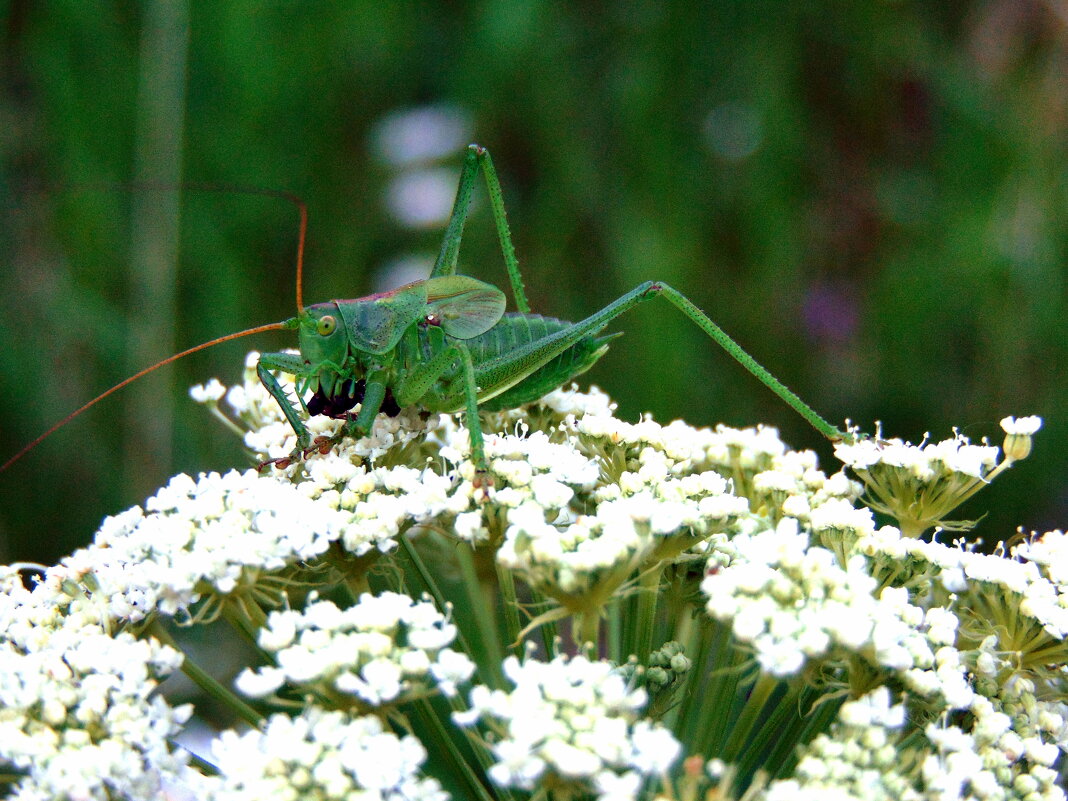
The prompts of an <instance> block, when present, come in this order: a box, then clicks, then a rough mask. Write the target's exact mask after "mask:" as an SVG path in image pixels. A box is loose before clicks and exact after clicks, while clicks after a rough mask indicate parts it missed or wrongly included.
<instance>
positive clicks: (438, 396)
mask: <svg viewBox="0 0 1068 801" xmlns="http://www.w3.org/2000/svg"><path fill="white" fill-rule="evenodd" d="M571 327H572V323H570V322H567V321H566V320H558V319H556V318H555V317H543V316H542V315H540V314H519V313H514V312H513V313H510V314H505V315H504V316H503V317H502V318H501V320H500V321H499V322H498V323H497V324H496V325H495V326H493V327H492V328H491V329H490V330H489V331H486V332H485V333H484V334H480V335H479V336H477V337H475V338H474V339H468V340H465V344H466V345H467V349H468V351H470V353H471V359H472V361H473V362H474V368H475V377H476V382H477V384H478V388H477V390H476V394H477V397H478V405H479V408H481V409H485V410H487V411H499V410H501V409H513V408H515V407H516V406H520V405H522V404H524V403H531V402H532V401H536V400H537V399H538V398H540V397H542V396H543V395H545V394H546V393H548V392H550V391H552V390H554V389H556V388H557V387H559V386H561V385H563V384H566V383H567V382H568V381H570V380H571V379H573V378H575V377H577V376H579V375H581V374H582V373H584V372H586V371H587V370H589V369H590V367H592V366H593V364H594V363H595V362H596V361H597V360H598V359H600V358H601V356H603V355H604V353H605V351H606V350H607V349H608V342H609V341H610V340H612V339H613V338H615V337H616V336H618V334H609V335H606V336H597V335H589V334H588V335H586V336H584V337H582V338H581V339H580V340H579V341H578V342H576V343H575V344H574V345H572V346H571V347H569V348H568V349H567V350H565V351H564V352H563V353H561V354H559V355H557V356H555V357H553V358H552V359H551V360H550V361H549V362H547V363H546V364H544V365H542V366H540V367H538V368H537V369H535V370H534V371H533V372H531V373H530V374H528V375H524V374H523V373H522V372H519V373H516V372H515V371H514V365H513V369H512V370H511V371H499V372H500V374H501V375H507V377H506V378H501V379H498V378H495V375H496V374H497V372H496V371H493V369H492V368H493V366H494V364H495V362H496V360H498V359H510V358H511V357H512V355H513V354H515V353H516V351H518V350H520V349H521V348H523V347H524V346H526V345H530V344H532V343H535V342H539V341H543V340H544V339H545V338H546V337H548V336H551V335H553V334H556V333H558V332H561V331H565V330H568V329H570V328H571ZM451 340H452V338H451V337H447V336H445V335H443V334H440V332H438V331H436V330H435V329H434V327H433V326H427V327H426V328H421V329H420V330H419V335H418V343H419V344H418V351H417V352H416V353H413V352H412V350H411V348H405V346H404V341H403V340H402V343H401V345H399V346H398V356H399V358H400V360H401V361H402V363H405V365H406V367H408V368H411V367H414V366H415V362H416V361H418V362H423V363H425V362H429V361H430V360H431V359H433V358H434V356H436V355H437V353H439V352H440V351H441V350H443V349H444V348H445V347H448V345H449V344H450V341H451ZM509 373H510V374H509ZM417 403H418V405H419V406H421V407H423V408H424V409H426V410H428V411H432V412H458V411H461V410H462V409H464V407H465V404H466V396H465V394H464V384H463V369H462V364H461V363H460V360H459V359H457V361H456V363H455V364H454V365H452V366H451V367H450V368H449V369H448V370H446V372H445V373H443V374H442V376H441V377H440V378H439V379H438V381H437V382H436V383H435V384H434V385H433V386H432V387H431V389H430V390H429V391H428V392H427V393H426V394H425V395H424V396H423V397H422V398H420V399H419V400H418V402H417Z"/></svg>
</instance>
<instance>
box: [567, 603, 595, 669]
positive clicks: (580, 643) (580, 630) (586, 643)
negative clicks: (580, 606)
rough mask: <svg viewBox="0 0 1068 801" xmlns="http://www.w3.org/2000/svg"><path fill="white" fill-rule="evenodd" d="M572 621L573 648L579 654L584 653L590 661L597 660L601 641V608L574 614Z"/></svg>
mask: <svg viewBox="0 0 1068 801" xmlns="http://www.w3.org/2000/svg"><path fill="white" fill-rule="evenodd" d="M572 620H573V621H574V624H573V629H572V631H573V635H574V639H575V646H576V647H577V648H578V650H579V653H584V654H585V655H586V656H588V657H589V658H590V659H597V658H598V650H599V649H598V645H599V643H600V639H601V608H600V607H594V608H592V609H587V610H584V611H582V612H576V613H575V615H574V617H573V618H572Z"/></svg>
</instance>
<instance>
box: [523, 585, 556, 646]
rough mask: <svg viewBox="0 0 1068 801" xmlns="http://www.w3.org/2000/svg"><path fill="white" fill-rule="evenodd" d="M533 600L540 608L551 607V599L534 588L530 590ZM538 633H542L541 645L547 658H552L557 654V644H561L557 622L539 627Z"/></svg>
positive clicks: (547, 622)
mask: <svg viewBox="0 0 1068 801" xmlns="http://www.w3.org/2000/svg"><path fill="white" fill-rule="evenodd" d="M530 595H531V600H532V601H533V602H534V605H535V606H536V607H538V608H542V607H545V606H548V605H549V599H548V598H546V597H545V596H544V595H542V594H541V593H540V592H538V591H537V590H536V589H534V588H533V587H531V588H530ZM538 631H540V632H541V643H542V646H543V647H544V648H545V654H546V657H547V658H550V659H551V658H552V656H553V655H554V654H555V653H556V647H557V643H558V642H559V638H558V634H557V631H556V622H555V621H552V620H549V621H546V622H545V623H542V624H541V625H540V626H538Z"/></svg>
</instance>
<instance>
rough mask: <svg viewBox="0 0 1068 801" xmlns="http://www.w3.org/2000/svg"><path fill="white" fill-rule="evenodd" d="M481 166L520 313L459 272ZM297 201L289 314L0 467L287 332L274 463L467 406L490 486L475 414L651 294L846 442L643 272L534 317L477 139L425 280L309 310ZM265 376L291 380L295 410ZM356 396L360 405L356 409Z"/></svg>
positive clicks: (588, 353)
mask: <svg viewBox="0 0 1068 801" xmlns="http://www.w3.org/2000/svg"><path fill="white" fill-rule="evenodd" d="M480 171H481V173H482V175H483V176H484V178H485V182H486V187H487V189H488V190H489V198H490V205H491V208H492V212H493V218H494V222H495V224H496V227H497V234H498V237H499V239H500V244H501V250H502V251H503V253H504V260H505V265H506V267H507V270H508V279H509V282H510V284H511V289H512V294H513V296H514V298H515V303H516V307H517V309H518V311H516V312H512V313H505V305H506V302H505V294H504V292H502V291H501V290H500V289H499V288H497V287H495V286H493V285H492V284H488V283H485V282H483V281H479V280H477V279H475V278H471V277H470V276H466V275H459V274H457V272H456V268H457V259H458V256H459V252H460V240H461V238H462V236H463V229H464V223H465V222H466V220H467V214H468V210H469V208H470V205H471V196H472V192H473V190H474V188H475V185H476V182H477V179H478V174H479V172H480ZM278 194H280V195H282V196H284V197H289V196H288V195H285V193H278ZM297 202H298V207H299V208H300V212H301V225H300V246H299V247H298V255H297V281H296V284H297V291H296V296H297V316H296V317H291V318H289V319H288V320H283V321H282V322H278V323H271V324H268V325H262V326H257V327H256V328H250V329H248V330H246V331H240V332H237V333H235V334H230V335H228V336H224V337H220V338H219V339H214V340H211V341H210V342H205V343H202V344H200V345H197V346H195V347H193V348H189V349H188V350H185V351H182V352H181V353H178V354H175V355H174V356H171V357H169V358H167V359H164V360H163V361H161V362H158V363H157V364H154V365H152V366H151V367H148V368H146V369H144V370H142V371H140V372H139V373H136V374H135V375H133V376H131V377H129V378H127V379H126V380H125V381H123V382H121V383H119V384H116V385H115V386H114V387H112V388H111V389H109V390H107V391H106V392H104V393H102V394H100V395H99V396H97V397H96V398H94V399H93V400H91V401H89V402H88V403H86V404H85V405H84V406H82V407H80V408H79V409H77V410H75V411H74V412H72V413H71V414H70V415H68V416H67V417H66V418H65V419H63V420H61V421H60V422H59V423H57V424H56V425H55V426H53V427H52V428H50V429H49V430H48V431H46V432H45V433H44V434H42V435H41V436H39V437H38V438H37V439H35V440H34V441H33V442H31V443H29V444H28V445H27V446H26V447H24V448H23V449H22V450H21V451H19V452H18V453H16V454H15V455H14V456H13V457H11V458H10V459H8V460H7V462H5V463H4V464H3V465H2V466H0V472H2V471H4V470H6V469H7V468H8V467H10V466H11V465H12V464H13V463H14V462H15V461H17V460H18V459H19V458H21V457H22V456H23V455H24V454H26V453H27V452H28V451H30V450H31V449H32V448H34V447H35V446H36V445H37V444H38V443H39V442H41V441H42V440H43V439H44V438H45V437H47V436H49V435H50V434H52V433H53V432H54V431H56V430H57V429H58V428H60V427H62V426H63V425H65V424H66V423H67V422H68V421H70V420H71V419H73V418H74V417H76V416H77V415H79V414H81V413H82V412H83V411H85V410H86V409H88V408H89V407H90V406H93V405H94V404H96V403H97V402H98V401H100V400H103V399H104V398H105V397H107V396H108V395H110V394H111V393H113V392H115V391H116V390H118V389H121V388H122V387H124V386H126V385H127V384H129V383H130V382H132V381H135V380H137V379H138V378H140V377H141V376H143V375H145V374H147V373H149V372H152V371H153V370H155V369H157V368H158V367H162V366H163V365H165V364H169V363H170V362H173V361H175V360H177V359H180V358H182V357H183V356H186V355H188V354H190V353H194V352H196V351H198V350H202V349H204V348H207V347H211V346H212V345H216V344H219V343H221V342H225V341H228V340H231V339H236V338H238V337H244V336H248V335H250V334H257V333H261V332H263V331H272V330H281V329H285V330H294V329H295V330H296V331H297V336H298V342H299V348H300V353H299V354H292V353H264V354H262V355H261V356H260V360H259V364H258V366H257V374H258V375H259V378H260V381H261V382H262V383H263V385H264V387H266V389H267V391H268V392H270V394H271V395H272V396H273V397H274V398H275V400H277V402H278V405H279V406H280V407H281V409H282V412H283V414H284V415H285V417H286V420H288V421H289V424H290V425H291V426H292V428H293V431H294V433H295V434H296V438H297V441H296V447H295V448H294V450H293V451H292V453H290V454H289V456H287V457H285V458H283V459H276V460H274V463H275V464H277V465H279V466H287V465H288V464H289V463H290V462H292V461H294V460H298V459H304V458H307V457H308V456H310V455H311V454H312V453H314V452H315V451H320V452H323V453H325V452H327V451H328V449H329V448H331V447H332V446H334V445H335V444H337V443H338V442H340V441H341V439H343V438H344V437H360V436H364V435H366V434H367V433H368V432H369V431H370V429H371V426H372V424H373V423H374V420H375V418H376V417H377V416H378V414H379V413H380V412H386V413H393V414H395V413H396V412H397V411H398V410H399V409H401V408H404V407H408V406H417V407H420V408H422V409H424V410H426V411H429V412H446V413H452V412H461V411H462V412H464V415H465V420H466V424H467V430H468V433H469V436H470V442H471V456H472V461H473V462H474V465H475V468H476V471H477V480H478V481H479V482H480V483H481V484H482V485H483V486H485V485H488V484H489V483H490V482H489V473H488V468H487V463H486V454H485V448H484V444H483V436H482V428H481V425H480V424H479V418H478V411H479V409H485V410H488V411H493V410H500V409H510V408H514V407H516V406H519V405H521V404H524V403H529V402H531V401H534V400H537V399H538V398H540V397H542V396H543V395H545V394H546V393H548V392H549V391H550V390H552V389H555V388H556V387H558V386H560V385H562V384H565V383H567V382H568V381H570V380H571V379H572V378H574V377H576V376H578V375H579V374H581V373H583V372H585V371H586V370H588V369H589V368H590V367H591V366H592V365H593V364H594V362H596V361H597V360H598V359H599V358H600V357H601V356H602V355H603V354H604V353H605V351H606V350H607V348H608V342H609V341H610V340H611V339H612V338H613V336H614V335H611V334H609V335H603V334H601V332H602V331H603V330H604V329H605V327H606V326H608V324H609V323H611V322H612V321H613V320H615V319H616V318H617V317H619V316H620V315H621V314H623V313H624V312H625V311H627V310H628V309H631V308H633V307H634V306H637V305H638V304H639V303H641V302H642V301H645V300H649V299H650V298H654V297H657V296H663V297H664V298H666V299H667V300H668V301H669V302H670V303H671V304H672V305H674V306H675V307H676V308H677V309H678V310H679V311H681V312H682V313H683V314H685V315H686V316H687V317H688V318H689V319H690V320H692V321H693V322H694V323H695V324H696V325H697V326H698V327H699V328H700V329H701V330H702V331H704V332H705V333H706V334H708V336H709V337H711V338H712V340H713V341H715V342H716V343H717V344H719V345H720V346H721V347H722V348H723V349H724V350H726V351H727V352H728V353H729V354H730V355H731V356H733V357H734V358H735V359H736V360H737V361H738V362H739V363H740V364H741V365H742V366H743V367H745V368H746V369H747V370H749V371H750V372H751V373H752V374H753V375H755V376H756V377H757V378H759V379H760V380H761V381H762V382H763V383H764V384H765V385H766V386H767V387H768V388H769V389H770V390H771V391H772V392H774V393H775V394H776V395H778V396H779V397H780V398H782V399H783V400H784V401H786V403H787V404H789V405H790V406H791V407H792V408H793V409H794V410H796V411H797V412H798V414H800V415H801V416H802V417H803V418H804V419H805V420H807V421H808V422H809V423H810V424H811V425H812V426H813V427H814V428H815V429H816V430H817V431H819V432H820V433H821V434H823V435H824V436H825V437H827V438H828V439H831V440H834V441H837V440H841V439H849V438H850V434H848V433H847V432H844V431H840V430H839V429H837V428H836V427H834V426H833V425H831V424H830V423H829V422H827V421H826V420H824V419H823V418H822V417H820V415H818V414H817V413H816V412H815V411H814V410H813V409H812V408H811V407H810V406H808V404H806V403H805V402H804V401H802V400H801V399H800V398H799V397H798V396H797V395H795V394H794V393H793V392H791V391H790V390H789V389H787V388H786V387H785V386H784V385H783V384H782V383H781V382H780V381H779V380H778V379H777V378H775V377H774V376H773V375H771V373H769V372H768V371H767V370H766V369H764V368H763V367H762V366H761V365H760V364H758V363H757V361H756V360H755V359H753V357H752V356H750V355H749V354H748V353H746V352H745V351H744V350H743V349H742V348H741V346H739V345H738V344H737V343H736V342H735V341H734V340H733V339H731V338H730V337H729V336H727V334H726V333H725V332H724V331H723V330H722V329H721V328H720V327H719V326H717V325H716V324H715V323H714V322H712V320H711V319H709V317H708V316H707V315H706V314H705V313H704V312H702V311H701V310H700V309H699V308H697V306H695V305H694V304H693V303H692V302H691V301H690V300H689V299H687V298H686V297H685V296H684V295H683V294H682V293H681V292H679V291H678V290H676V289H674V288H672V287H670V286H668V285H667V284H665V283H663V282H661V281H646V282H645V283H642V284H640V285H638V286H637V287H635V288H634V289H632V290H631V291H630V292H627V293H626V294H624V295H622V296H621V297H620V298H618V299H617V300H615V301H613V302H612V303H609V304H608V305H607V306H605V307H604V308H603V309H601V310H600V311H597V312H595V313H593V314H591V315H590V316H589V317H587V318H586V319H585V320H581V321H579V322H576V323H571V322H566V321H563V320H557V319H555V318H552V317H543V316H541V315H539V314H532V313H531V311H530V306H529V304H528V303H527V299H526V295H525V293H524V289H523V279H522V276H521V275H520V272H519V263H518V261H517V259H516V256H515V249H514V248H513V247H512V240H511V234H510V233H509V230H508V222H507V219H506V217H505V211H504V201H503V197H502V194H501V187H500V183H499V181H498V180H497V173H496V171H495V170H494V167H493V161H492V159H491V158H490V154H489V151H487V150H486V149H485V148H483V147H480V146H479V145H471V146H470V147H469V148H468V149H467V153H466V157H465V159H464V165H463V170H462V172H461V175H460V184H459V188H458V189H457V193H456V201H455V203H454V205H453V210H452V216H451V218H450V220H449V224H448V227H447V228H446V231H445V238H444V240H443V242H442V245H441V250H440V252H439V253H438V257H437V260H436V262H435V264H434V269H433V271H432V272H431V274H430V277H429V278H427V279H425V280H421V281H414V282H413V283H410V284H407V285H405V286H402V287H400V288H398V289H394V290H392V291H390V292H383V293H380V294H377V295H370V296H368V297H364V298H356V299H353V300H332V301H329V302H327V303H316V304H313V305H310V306H304V305H303V297H302V289H301V283H302V273H303V265H302V262H303V243H304V234H305V230H306V226H307V214H306V211H305V209H304V206H303V204H302V203H300V202H299V201H297ZM272 371H282V372H286V373H290V374H292V375H293V376H294V377H295V378H296V386H297V390H298V391H297V401H298V403H299V405H300V407H301V408H300V409H299V410H298V408H297V407H296V406H295V405H294V403H293V402H292V400H290V398H289V397H287V395H286V393H285V391H284V390H283V388H282V386H281V385H280V384H279V382H278V380H277V378H275V376H274V374H273V372H272ZM309 393H310V394H309ZM357 404H359V405H360V408H359V411H358V412H355V413H353V412H352V411H351V410H352V409H353V408H355V406H356V405H357ZM302 412H303V413H304V414H306V415H314V414H326V415H329V416H331V417H336V418H342V419H344V420H345V423H344V425H343V426H342V427H341V429H340V431H339V433H338V434H337V435H336V436H334V437H332V438H327V437H320V438H318V439H316V440H315V441H314V442H313V441H312V439H311V435H310V433H309V431H308V428H307V426H306V425H305V423H304V419H303V417H302V414H301V413H302ZM266 464H270V463H265V465H263V466H266Z"/></svg>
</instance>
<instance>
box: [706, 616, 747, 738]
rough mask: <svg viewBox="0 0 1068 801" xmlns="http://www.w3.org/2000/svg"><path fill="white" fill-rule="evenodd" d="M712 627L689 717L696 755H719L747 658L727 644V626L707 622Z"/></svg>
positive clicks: (717, 622) (728, 636)
mask: <svg viewBox="0 0 1068 801" xmlns="http://www.w3.org/2000/svg"><path fill="white" fill-rule="evenodd" d="M708 625H709V626H710V627H711V628H712V633H711V635H710V639H709V646H708V654H709V658H708V667H709V674H708V679H707V680H706V682H705V684H704V687H703V688H702V690H701V695H700V703H699V704H698V705H697V706H696V707H695V710H696V713H697V714H696V715H695V716H694V717H693V722H694V728H695V730H696V731H695V736H694V738H693V742H694V743H696V744H697V748H696V749H695V751H696V752H698V753H702V754H708V755H710V756H719V755H721V754H722V752H723V741H724V739H725V738H726V735H727V727H728V726H729V724H730V722H731V721H732V720H733V719H734V715H733V714H732V712H733V710H734V707H735V705H736V704H735V699H736V698H737V696H738V685H739V684H740V683H741V681H742V677H743V675H744V670H745V668H746V662H747V661H748V659H749V657H748V656H747V655H746V654H745V652H743V651H742V650H741V649H739V648H736V647H734V646H733V645H732V643H731V629H730V626H728V625H726V624H724V623H720V622H719V621H717V620H712V621H709V623H708Z"/></svg>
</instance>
